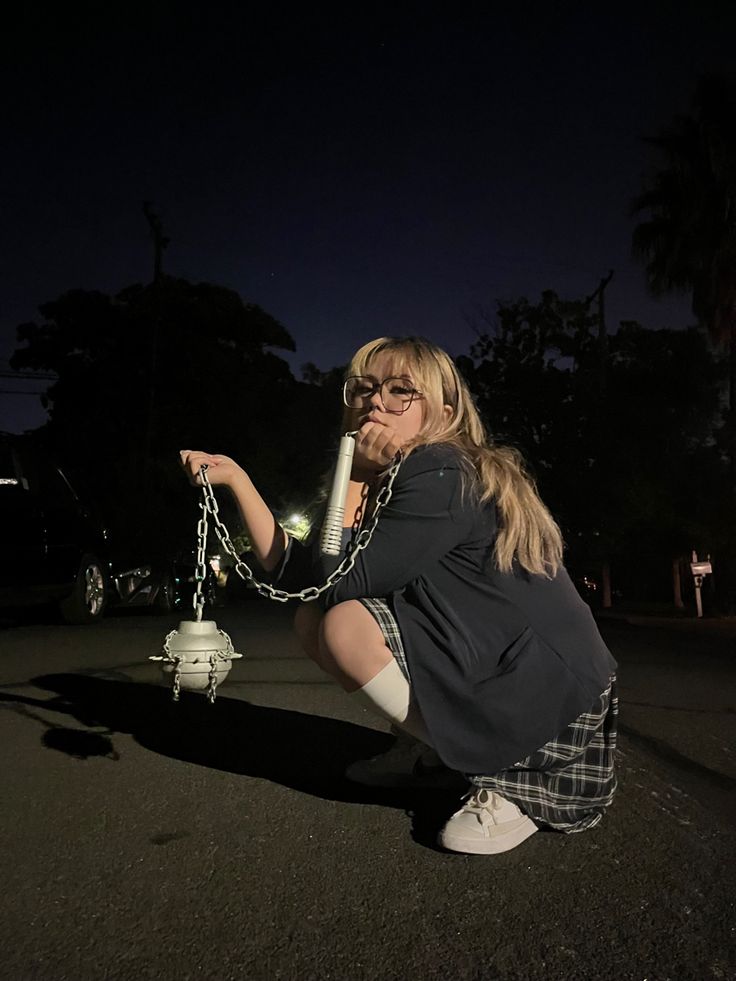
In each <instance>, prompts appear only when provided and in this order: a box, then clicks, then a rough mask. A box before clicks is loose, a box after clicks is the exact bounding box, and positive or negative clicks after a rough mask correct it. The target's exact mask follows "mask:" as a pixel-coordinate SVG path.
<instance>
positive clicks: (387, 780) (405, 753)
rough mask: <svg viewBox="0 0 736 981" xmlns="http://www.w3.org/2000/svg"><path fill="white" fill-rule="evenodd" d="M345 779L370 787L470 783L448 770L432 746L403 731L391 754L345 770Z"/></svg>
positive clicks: (382, 755) (357, 762)
mask: <svg viewBox="0 0 736 981" xmlns="http://www.w3.org/2000/svg"><path fill="white" fill-rule="evenodd" d="M345 776H346V777H347V778H348V780H352V781H353V783H360V784H363V785H365V786H366V787H448V786H451V787H457V786H458V785H459V784H460V783H463V784H465V786H467V780H465V779H464V778H463V777H462V776H461V775H460V774H459V773H455V772H454V771H453V770H448V769H447V767H446V766H445V765H444V763H443V762H442V760H441V759H440V758H439V756H438V755H437V754H436V753H435V751H434V750H433V749H432V748H431V747H430V746H427V745H426V744H425V743H422V742H420V741H419V740H418V739H414V737H413V736H410V735H409V734H408V733H406V732H401V731H400V730H399V731H397V734H396V742H395V743H394V744H393V746H392V747H391V748H390V749H389V750H387V752H385V753H381V754H380V755H379V756H373V757H371V759H369V760H356V761H355V763H351V764H350V766H348V768H347V769H346V770H345Z"/></svg>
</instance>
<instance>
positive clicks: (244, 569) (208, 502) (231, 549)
mask: <svg viewBox="0 0 736 981" xmlns="http://www.w3.org/2000/svg"><path fill="white" fill-rule="evenodd" d="M402 460H403V454H402V453H401V451H399V452H398V453H397V454H396V458H395V459H394V462H393V464H392V465H391V468H390V469H389V470H388V472H387V474H386V478H387V479H386V483H385V484H384V486H383V487H382V488H381V490H380V492H379V494H378V497H377V498H376V503H375V506H374V508H373V514H372V515H371V518H370V521H369V523H368V525H367V527H366V528H364V529H363V530H362V531H361V532H359V533H358V535H357V537H356V538H355V540H354V541H353V542H352V543H351V544H350V545H349V546H348V553H347V555H346V556H345V558H344V559H343V560H342V562H341V563H340V565H339V566H338V567H337V569H335V571H334V572H333V573H331V575H330V576H329V577H328V578H327V579H326V580H325V582H324V583H323V584H322V585H321V586H308V587H307V588H306V589H302V590H301V591H300V592H298V593H287V592H286V591H285V590H283V589H276V588H275V587H274V586H272V585H271V584H270V583H266V582H259V581H258V580H257V579H256V577H255V575H254V574H253V572H252V570H251V569H250V568H249V567H248V566H247V565H246V563H245V562H243V560H242V559H241V558H240V556H239V555H238V553H237V551H236V549H235V546H234V545H233V543H232V540H231V538H230V534H229V532H228V530H227V528H226V527H225V525H224V524H223V522H222V520H221V518H220V515H219V510H220V509H219V506H218V503H217V499H216V498H215V492H214V491H213V489H212V485H211V484H210V482H209V480H208V479H207V464H206V463H205V464H203V465H202V467H201V468H200V471H199V476H200V477H201V479H202V493H203V495H204V504H203V505H200V507H202V508H203V509H204V510H205V511H209V513H210V514H211V515H212V519H213V521H214V523H215V532H216V534H217V537H218V538H219V539H220V543H221V545H222V547H223V548H224V549H225V551H226V552H227V553H228V555H229V556H230V557H231V558H233V559H235V571H236V572H237V574H238V575H239V576H240V578H241V579H242V580H243V581H244V582H247V583H252V585H253V586H254V587H255V588H256V590H257V592H258V593H259V595H261V596H265V597H266V598H267V599H271V600H275V601H276V602H277V603H286V602H287V601H288V600H290V599H298V600H302V602H304V603H310V602H311V601H312V600H316V599H318V598H319V597H320V596H321V595H322V593H324V592H326V591H327V590H328V589H331V588H332V587H333V586H334V585H335V583H336V582H338V581H339V580H340V579H342V578H343V577H344V576H346V575H347V574H348V573H349V572H350V570H351V569H352V568H353V566H354V565H355V560H356V559H357V557H358V552H360V551H362V550H363V549H364V548H365V547H366V546H367V545H368V543H369V542H370V540H371V537H372V535H373V532H374V531H375V530H376V525H377V524H378V518H379V516H380V514H381V511H382V510H383V509H384V508H385V507H386V505H387V504H388V502H389V501H390V500H391V495H392V494H393V484H394V480H395V479H396V474H397V473H398V472H399V467H400V466H401V463H402Z"/></svg>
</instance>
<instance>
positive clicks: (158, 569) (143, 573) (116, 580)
mask: <svg viewBox="0 0 736 981" xmlns="http://www.w3.org/2000/svg"><path fill="white" fill-rule="evenodd" d="M112 581H113V585H114V588H115V592H116V594H117V599H118V600H119V602H121V603H122V604H124V605H125V606H130V607H148V608H151V609H152V610H153V611H154V612H157V613H172V612H174V611H177V612H182V613H185V614H189V613H190V612H192V611H193V609H194V607H193V597H194V591H195V590H196V588H197V580H196V553H195V552H194V550H192V549H186V548H185V549H181V550H180V551H179V552H177V553H176V555H175V556H174V557H173V558H172V559H153V560H152V561H150V562H146V563H144V564H142V565H137V566H132V567H121V570H120V571H119V572H117V571H116V572H114V573H113V577H112ZM202 589H203V593H204V599H205V604H206V605H207V606H209V607H212V606H220V605H222V599H221V596H220V594H221V590H218V588H217V579H216V576H215V573H214V571H213V569H212V568H211V567H210V566H209V565H208V567H207V573H206V576H205V579H204V582H203V584H202Z"/></svg>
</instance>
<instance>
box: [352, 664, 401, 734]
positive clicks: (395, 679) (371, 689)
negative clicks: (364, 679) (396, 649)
mask: <svg viewBox="0 0 736 981" xmlns="http://www.w3.org/2000/svg"><path fill="white" fill-rule="evenodd" d="M354 694H355V695H359V696H361V698H360V700H361V701H366V702H367V703H368V705H369V707H370V708H372V709H373V710H374V711H375V710H378V711H379V712H380V713H381V715H385V716H386V717H387V718H389V719H391V721H392V722H395V723H396V724H397V725H401V723H402V722H405V721H406V717H407V715H408V714H409V701H410V698H411V688H410V687H409V682H408V681H407V680H406V678H405V677H404V674H403V672H402V670H401V668H400V667H399V666H398V664H397V663H396V661H395V660H394V659H392V660H391V661H389V663H388V664H387V665H386V667H385V668H381V670H380V671H379V672H378V674H375V675H374V676H373V677H372V678H371V680H370V681H369V682H368V683H367V684H365V685H363V687H362V688H359V689H358V690H357V691H356V692H355V693H354Z"/></svg>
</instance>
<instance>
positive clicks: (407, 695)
mask: <svg viewBox="0 0 736 981" xmlns="http://www.w3.org/2000/svg"><path fill="white" fill-rule="evenodd" d="M344 401H345V405H346V414H345V419H344V428H345V430H346V431H354V430H357V436H356V447H355V456H354V461H353V469H352V474H351V481H350V485H349V490H348V498H347V503H346V509H345V516H346V517H345V525H346V528H345V530H344V533H343V548H344V549H347V548H348V546H349V542H350V540H351V537H352V536H353V535H354V532H355V527H356V526H357V525H358V524H359V522H360V516H361V515H363V514H364V513H368V514H370V512H371V503H372V500H374V499H375V496H376V493H377V491H378V490H379V489H380V487H381V485H382V482H383V481H384V480H385V476H386V475H385V471H386V470H387V468H388V467H389V465H390V464H391V463H392V461H393V460H394V458H395V457H396V454H397V453H398V452H399V451H401V452H402V454H403V457H404V459H403V462H402V463H401V466H400V468H399V470H398V473H397V475H396V477H395V480H394V484H393V488H392V496H391V499H390V501H389V503H388V504H387V505H386V506H385V508H384V509H383V511H382V512H381V514H380V517H379V520H378V522H377V524H376V526H375V529H374V531H373V535H372V537H371V541H370V544H369V545H368V547H367V548H366V549H365V550H362V551H360V552H358V554H357V556H356V560H355V563H354V565H353V567H352V568H351V570H350V571H349V572H348V573H347V574H346V575H345V576H344V577H343V578H342V579H340V580H339V581H338V582H336V583H335V585H334V586H333V587H331V589H330V590H329V591H328V592H327V593H326V594H325V602H324V609H319V608H316V605H315V604H313V603H312V604H303V605H302V607H301V608H300V609H299V610H298V612H297V616H296V621H295V626H296V630H297V633H298V635H299V637H300V639H301V641H302V643H303V645H304V647H305V650H306V651H307V653H308V654H309V655H310V656H311V657H312V658H314V660H315V661H316V662H317V663H318V664H319V665H320V667H322V668H323V670H325V671H326V672H328V673H329V674H331V675H332V676H333V677H334V678H335V679H336V680H337V681H338V682H339V684H340V685H341V686H342V687H343V688H344V689H345V691H346V692H349V693H352V694H353V695H354V697H355V698H356V699H358V700H360V701H361V702H363V703H365V704H367V705H369V706H370V707H371V708H372V709H373V710H375V711H377V712H378V713H380V714H381V715H383V716H384V717H386V718H388V719H390V720H391V722H392V723H393V725H394V726H395V727H398V729H399V730H400V731H401V732H403V733H405V734H407V736H408V738H402V739H399V741H398V742H397V745H396V747H395V748H394V749H393V750H392V751H389V754H386V755H385V756H384V757H383V758H381V757H378V758H376V759H374V760H371V761H366V762H363V763H360V764H355V765H354V766H353V767H351V768H350V769H349V770H348V776H349V777H351V778H352V779H356V780H359V781H361V782H365V783H371V784H373V785H377V784H381V783H386V784H390V785H396V784H397V783H399V782H402V781H405V780H407V779H409V778H410V777H411V776H412V773H413V772H414V771H415V770H416V768H417V767H421V768H422V769H423V772H424V774H425V775H426V773H427V770H430V771H431V770H432V767H433V763H435V764H436V763H439V762H441V763H442V764H444V766H446V767H448V768H450V769H451V770H455V771H458V772H460V773H463V774H465V775H466V776H467V779H468V780H469V782H470V784H471V785H472V789H471V792H470V794H469V795H468V797H467V798H466V800H465V802H464V803H463V806H462V807H461V808H460V809H459V810H458V811H457V812H456V813H455V814H454V815H453V816H452V817H451V818H450V820H449V821H448V822H447V824H446V825H445V827H444V828H443V829H442V831H441V832H440V837H439V841H440V843H441V844H442V845H443V846H444V847H445V848H448V849H450V850H453V851H461V852H470V853H475V854H492V853H497V852H503V851H507V850H508V849H510V848H513V847H515V846H516V845H518V844H520V843H521V842H522V841H524V840H525V839H526V838H528V837H529V836H530V835H531V834H533V833H534V832H535V831H536V830H537V829H538V828H539V827H551V828H554V829H557V830H561V831H565V832H575V831H582V830H585V829H587V828H590V827H593V826H594V825H595V824H597V823H598V822H599V821H600V819H601V816H602V814H603V812H604V810H605V808H606V807H607V806H608V805H609V804H610V802H611V799H612V797H613V793H614V790H615V776H614V771H613V751H614V747H615V737H616V726H615V719H616V711H617V703H616V696H615V676H614V671H615V667H616V665H615V662H614V660H613V658H612V657H611V655H610V653H609V651H608V650H607V648H606V646H605V644H604V643H603V641H602V639H601V637H600V635H599V633H598V630H597V628H596V625H595V622H594V620H593V618H592V615H591V613H590V610H589V609H588V607H587V606H586V605H585V603H583V601H582V599H580V597H579V596H578V594H577V592H576V591H575V589H574V587H573V585H572V583H571V582H570V579H569V577H568V575H567V573H566V572H565V570H564V568H563V566H562V540H561V536H560V532H559V529H558V527H557V525H556V524H555V522H554V521H553V519H552V517H551V516H550V514H549V512H548V511H547V509H546V507H545V506H544V504H543V503H542V501H541V500H540V499H539V496H538V494H537V492H536V489H535V487H534V485H533V483H532V482H531V480H530V479H529V478H528V476H527V475H526V474H525V472H524V470H523V467H522V464H521V461H520V458H519V456H518V454H517V453H516V452H515V451H513V450H511V449H508V448H504V447H496V446H493V445H489V443H488V441H487V438H486V436H485V433H484V430H483V426H482V423H481V421H480V419H479V417H478V414H477V411H476V409H475V407H474V405H473V401H472V398H471V396H470V394H469V392H468V390H467V388H466V386H465V384H464V382H463V381H462V379H461V378H460V376H459V375H458V373H457V370H456V369H455V366H454V364H453V363H452V361H451V359H450V358H449V357H448V355H447V354H446V353H445V352H444V351H442V350H440V349H439V348H437V347H435V346H434V345H432V344H430V343H429V342H427V341H425V340H422V339H418V338H380V339H378V340H376V341H372V342H371V343H369V344H366V345H365V346H364V347H362V348H361V349H360V350H359V351H358V352H357V353H356V355H355V356H354V358H353V360H352V362H351V365H350V367H349V369H348V377H347V380H346V383H345V389H344ZM182 462H183V464H184V466H185V469H186V470H187V471H188V473H189V475H190V479H192V480H193V481H195V482H196V480H197V474H198V473H199V469H200V467H201V466H202V464H205V463H206V464H207V465H208V468H209V469H208V477H209V479H210V482H211V483H213V484H224V485H226V486H228V487H229V488H230V489H231V490H232V492H233V494H234V496H235V498H236V501H237V503H238V506H239V508H240V511H241V514H242V517H243V520H244V523H245V525H246V527H247V529H248V532H249V535H250V538H251V542H252V547H253V551H254V553H255V556H256V558H257V559H258V561H259V562H260V564H261V566H262V567H263V568H264V569H265V570H266V571H268V572H269V573H270V574H271V575H272V577H273V579H274V581H277V582H278V583H279V586H281V587H285V588H289V589H293V588H301V587H303V586H306V585H312V584H318V583H321V582H323V581H324V580H325V579H326V578H327V576H328V575H329V574H330V573H331V572H332V571H333V570H334V569H335V568H336V566H337V565H338V563H339V562H340V561H341V558H342V556H338V557H337V558H334V557H328V556H324V555H320V554H318V553H317V551H316V550H315V549H312V548H308V547H307V548H305V547H303V546H299V545H298V543H296V542H293V541H291V540H289V539H288V536H286V535H285V533H284V532H283V530H282V529H281V528H280V527H279V525H278V524H277V523H276V521H275V519H274V518H273V516H272V514H271V512H270V511H269V510H268V508H267V507H266V505H265V503H264V502H263V500H262V499H261V498H260V496H259V495H258V492H257V491H256V489H255V487H254V486H253V484H252V482H251V481H250V478H249V477H248V476H247V475H246V474H245V473H244V472H243V471H242V470H241V468H240V467H238V466H237V464H235V463H234V462H233V461H232V460H230V459H229V458H227V457H222V456H216V455H211V454H206V453H198V452H191V451H183V452H182ZM428 748H429V749H428ZM435 754H436V755H435ZM402 767H403V769H402Z"/></svg>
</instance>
